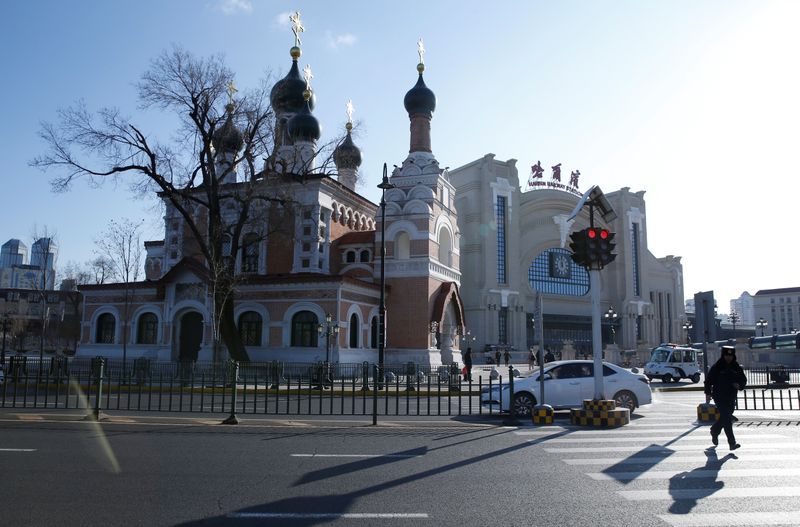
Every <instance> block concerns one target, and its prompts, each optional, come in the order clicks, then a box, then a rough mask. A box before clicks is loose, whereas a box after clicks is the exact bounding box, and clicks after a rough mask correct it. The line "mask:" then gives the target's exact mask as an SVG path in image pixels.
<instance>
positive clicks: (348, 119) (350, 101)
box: [346, 100, 355, 123]
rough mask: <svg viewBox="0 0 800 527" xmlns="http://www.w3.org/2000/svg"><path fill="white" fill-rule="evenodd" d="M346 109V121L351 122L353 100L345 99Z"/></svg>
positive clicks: (353, 109)
mask: <svg viewBox="0 0 800 527" xmlns="http://www.w3.org/2000/svg"><path fill="white" fill-rule="evenodd" d="M346 111H347V122H348V123H352V122H353V111H355V108H353V101H352V100H349V101H347V110H346Z"/></svg>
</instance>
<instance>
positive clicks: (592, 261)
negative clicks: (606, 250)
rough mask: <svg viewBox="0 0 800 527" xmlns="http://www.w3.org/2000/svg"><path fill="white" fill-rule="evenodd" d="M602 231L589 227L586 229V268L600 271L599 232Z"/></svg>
mask: <svg viewBox="0 0 800 527" xmlns="http://www.w3.org/2000/svg"><path fill="white" fill-rule="evenodd" d="M601 231H602V229H599V228H596V227H589V228H588V229H586V267H587V268H588V269H600V267H602V266H601V265H600V232H601Z"/></svg>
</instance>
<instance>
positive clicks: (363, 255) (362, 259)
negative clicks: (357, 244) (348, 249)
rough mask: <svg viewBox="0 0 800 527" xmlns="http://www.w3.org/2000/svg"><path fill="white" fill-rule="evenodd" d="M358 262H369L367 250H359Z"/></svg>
mask: <svg viewBox="0 0 800 527" xmlns="http://www.w3.org/2000/svg"><path fill="white" fill-rule="evenodd" d="M359 261H360V262H369V251H361V256H360V257H359Z"/></svg>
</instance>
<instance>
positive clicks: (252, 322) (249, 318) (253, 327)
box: [239, 311, 262, 346]
mask: <svg viewBox="0 0 800 527" xmlns="http://www.w3.org/2000/svg"><path fill="white" fill-rule="evenodd" d="M261 326H262V322H261V315H259V314H258V313H256V312H255V311H245V312H244V313H242V314H241V315H239V336H240V337H241V339H242V344H244V345H245V346H260V345H261Z"/></svg>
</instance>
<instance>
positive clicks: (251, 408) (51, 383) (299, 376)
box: [0, 357, 503, 416]
mask: <svg viewBox="0 0 800 527" xmlns="http://www.w3.org/2000/svg"><path fill="white" fill-rule="evenodd" d="M10 362H11V363H10V364H9V363H8V362H7V364H6V367H5V368H4V369H5V373H6V375H5V377H6V378H5V381H6V382H5V384H4V385H2V386H0V407H3V408H50V409H70V408H83V409H95V412H96V413H99V411H100V410H129V411H164V412H211V413H216V412H222V413H231V414H234V413H244V414H269V415H373V416H377V415H417V416H419V415H470V414H498V413H500V409H499V408H498V406H497V405H489V406H486V407H483V406H481V404H480V400H479V396H480V393H481V390H482V389H484V388H489V389H491V388H492V387H493V386H495V387H496V386H497V385H498V384H502V382H503V377H502V376H499V375H497V374H494V375H487V376H477V375H474V376H473V378H476V379H477V382H474V381H467V382H462V379H461V373H460V371H459V370H458V367H457V366H456V365H448V366H439V367H430V366H428V365H416V364H402V365H387V366H386V367H385V368H384V371H383V372H382V374H379V373H378V372H379V370H378V368H377V366H376V365H374V364H369V363H362V364H325V363H317V364H308V363H302V364H301V363H279V362H271V363H246V364H245V363H233V362H226V363H201V362H186V363H181V362H156V361H144V360H137V361H132V362H131V363H128V364H125V365H123V364H122V361H120V360H116V359H112V360H107V359H103V358H101V357H97V358H89V359H84V358H79V359H76V358H72V359H69V360H62V359H52V360H51V359H48V358H45V359H44V360H43V361H41V362H40V361H39V360H38V358H27V360H25V361H20V360H18V359H15V360H12V361H10ZM376 379H381V380H382V383H378V384H382V385H383V386H382V387H381V389H376V382H375V381H376Z"/></svg>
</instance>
